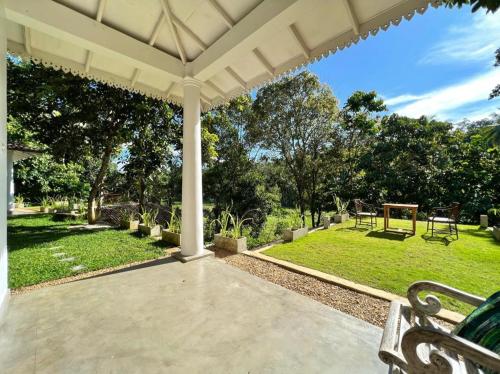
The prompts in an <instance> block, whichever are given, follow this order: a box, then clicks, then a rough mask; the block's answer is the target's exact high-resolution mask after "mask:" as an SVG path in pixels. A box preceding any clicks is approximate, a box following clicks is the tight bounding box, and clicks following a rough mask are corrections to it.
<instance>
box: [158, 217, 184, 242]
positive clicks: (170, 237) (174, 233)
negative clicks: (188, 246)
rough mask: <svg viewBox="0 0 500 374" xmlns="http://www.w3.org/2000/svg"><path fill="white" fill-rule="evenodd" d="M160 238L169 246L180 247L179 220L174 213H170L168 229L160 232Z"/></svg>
mask: <svg viewBox="0 0 500 374" xmlns="http://www.w3.org/2000/svg"><path fill="white" fill-rule="evenodd" d="M161 238H162V240H163V241H165V242H167V243H169V244H173V245H176V246H180V245H181V220H180V219H179V217H178V216H177V215H176V214H175V212H174V211H172V212H171V213H170V220H169V221H168V227H167V228H166V229H163V230H161Z"/></svg>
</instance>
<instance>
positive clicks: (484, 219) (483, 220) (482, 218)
mask: <svg viewBox="0 0 500 374" xmlns="http://www.w3.org/2000/svg"><path fill="white" fill-rule="evenodd" d="M479 225H480V226H481V228H482V229H487V228H488V215H486V214H481V215H480V216H479Z"/></svg>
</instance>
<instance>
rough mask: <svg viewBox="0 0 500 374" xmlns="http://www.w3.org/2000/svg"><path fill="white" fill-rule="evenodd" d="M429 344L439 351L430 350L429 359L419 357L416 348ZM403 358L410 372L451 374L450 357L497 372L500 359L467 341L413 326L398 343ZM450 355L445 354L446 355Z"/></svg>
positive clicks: (444, 332)
mask: <svg viewBox="0 0 500 374" xmlns="http://www.w3.org/2000/svg"><path fill="white" fill-rule="evenodd" d="M419 344H431V345H432V346H435V347H439V348H441V349H431V351H430V352H429V357H422V358H423V359H424V361H422V358H421V357H419V355H418V354H417V346H418V345H419ZM401 348H402V351H403V355H404V357H405V358H406V360H407V362H408V367H409V368H411V370H410V372H412V373H452V370H453V366H452V361H453V360H456V359H455V358H453V357H452V356H453V354H454V353H455V354H458V355H461V356H462V357H464V358H465V359H468V360H470V361H472V362H474V363H475V364H478V365H480V366H482V367H487V368H489V369H493V370H494V371H495V372H497V371H498V372H500V356H499V355H498V354H496V353H495V352H492V351H490V350H488V349H485V348H483V347H481V346H479V345H477V344H474V343H472V342H470V341H468V340H466V339H463V338H460V337H458V336H456V335H453V334H450V333H448V332H446V331H443V330H438V329H435V328H433V327H420V326H415V327H412V328H411V329H409V330H408V331H407V332H406V333H405V334H404V336H403V340H402V342H401ZM444 350H445V351H447V352H449V353H450V354H451V356H450V355H447V354H446V352H445V351H444Z"/></svg>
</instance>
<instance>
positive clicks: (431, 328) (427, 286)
mask: <svg viewBox="0 0 500 374" xmlns="http://www.w3.org/2000/svg"><path fill="white" fill-rule="evenodd" d="M421 291H431V292H437V293H440V294H443V295H446V296H449V297H452V298H454V299H457V300H459V301H462V302H465V303H468V304H470V305H473V306H479V305H480V304H481V303H482V302H483V301H484V299H483V298H482V297H479V296H475V295H471V294H468V293H466V292H463V291H460V290H457V289H455V288H451V287H448V286H445V285H443V284H439V283H435V282H430V281H422V282H416V283H413V284H412V285H411V286H410V288H409V289H408V300H409V301H410V304H411V306H409V305H405V304H402V303H401V302H398V301H393V302H392V303H391V306H390V310H389V316H388V319H387V322H386V326H385V329H384V334H383V336H382V341H381V343H380V350H379V357H380V359H381V360H382V361H383V362H385V363H386V364H388V365H389V373H393V374H396V373H397V374H401V373H408V374H414V373H418V374H420V373H426V374H427V373H447V374H451V373H453V374H455V373H482V372H483V371H482V370H481V369H479V367H485V368H488V369H491V370H494V371H497V372H499V373H500V356H499V355H498V354H496V353H495V352H492V351H490V350H488V349H485V348H483V347H481V346H479V345H477V344H475V343H472V342H470V341H468V340H466V339H463V338H461V337H459V336H456V335H454V334H453V333H451V332H450V331H449V330H448V329H446V328H445V327H442V326H440V325H438V324H436V323H435V322H433V321H432V320H431V318H430V317H431V316H434V315H436V314H437V313H438V312H439V310H440V309H441V302H440V301H439V299H438V298H437V297H436V296H433V295H428V296H426V297H425V299H424V300H421V299H420V298H419V297H418V294H419V293H420V292H421Z"/></svg>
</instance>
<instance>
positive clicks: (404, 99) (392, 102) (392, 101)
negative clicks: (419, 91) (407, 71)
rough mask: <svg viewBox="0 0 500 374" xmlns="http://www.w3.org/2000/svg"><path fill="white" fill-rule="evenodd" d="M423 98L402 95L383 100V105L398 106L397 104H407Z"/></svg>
mask: <svg viewBox="0 0 500 374" xmlns="http://www.w3.org/2000/svg"><path fill="white" fill-rule="evenodd" d="M423 97H424V96H421V95H410V94H404V95H399V96H395V97H390V98H388V99H385V98H384V103H385V104H386V105H398V104H403V103H407V102H409V101H415V100H418V99H422V98H423Z"/></svg>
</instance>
